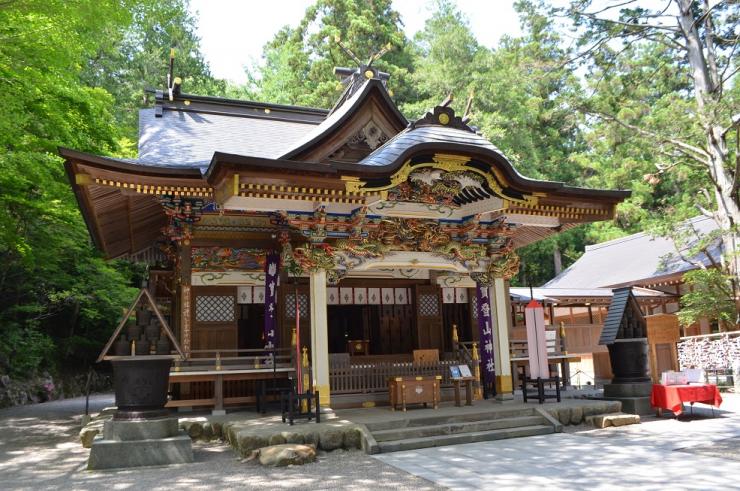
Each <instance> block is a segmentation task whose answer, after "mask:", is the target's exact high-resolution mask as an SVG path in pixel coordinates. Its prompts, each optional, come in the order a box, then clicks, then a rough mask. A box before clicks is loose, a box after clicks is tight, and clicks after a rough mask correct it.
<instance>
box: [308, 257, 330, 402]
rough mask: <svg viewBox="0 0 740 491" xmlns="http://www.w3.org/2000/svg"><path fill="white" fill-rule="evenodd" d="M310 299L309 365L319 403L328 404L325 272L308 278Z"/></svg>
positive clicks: (317, 272)
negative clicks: (311, 369) (317, 392)
mask: <svg viewBox="0 0 740 491" xmlns="http://www.w3.org/2000/svg"><path fill="white" fill-rule="evenodd" d="M309 286H310V293H311V298H310V301H309V303H310V304H311V364H312V366H313V386H314V390H318V391H319V396H320V403H321V405H322V406H324V407H328V406H329V404H330V400H331V399H330V393H329V390H330V389H329V333H328V316H327V309H326V271H325V270H323V269H320V270H318V271H312V272H311V273H310V277H309Z"/></svg>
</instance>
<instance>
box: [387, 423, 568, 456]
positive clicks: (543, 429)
mask: <svg viewBox="0 0 740 491" xmlns="http://www.w3.org/2000/svg"><path fill="white" fill-rule="evenodd" d="M554 431H555V430H554V428H553V427H552V426H551V425H533V426H521V427H516V428H504V429H500V430H491V431H475V432H470V433H455V434H453V435H439V436H425V437H420V438H408V439H405V440H394V441H390V442H378V447H379V450H380V452H381V453H388V452H399V451H403V450H416V449H419V448H430V447H443V446H445V445H459V444H462V443H475V442H486V441H492V440H504V439H506V438H519V437H524V436H535V435H547V434H549V433H554Z"/></svg>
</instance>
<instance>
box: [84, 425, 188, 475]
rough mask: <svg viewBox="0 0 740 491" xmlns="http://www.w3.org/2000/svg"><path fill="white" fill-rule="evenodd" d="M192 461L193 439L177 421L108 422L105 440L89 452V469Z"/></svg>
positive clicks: (95, 444)
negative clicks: (180, 427) (181, 428)
mask: <svg viewBox="0 0 740 491" xmlns="http://www.w3.org/2000/svg"><path fill="white" fill-rule="evenodd" d="M192 461H193V449H192V445H191V441H190V437H189V436H188V435H187V433H185V432H184V431H181V430H180V429H179V426H178V421H177V418H160V419H153V420H142V421H116V420H111V421H106V422H105V425H104V426H103V435H102V437H97V438H96V439H95V440H94V441H93V444H92V447H91V449H90V458H89V459H88V461H87V468H88V469H90V470H95V469H114V468H123V467H142V466H149V465H169V464H183V463H188V462H192Z"/></svg>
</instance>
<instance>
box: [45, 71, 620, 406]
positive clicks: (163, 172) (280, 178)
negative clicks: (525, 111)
mask: <svg viewBox="0 0 740 491" xmlns="http://www.w3.org/2000/svg"><path fill="white" fill-rule="evenodd" d="M340 73H343V74H344V75H345V77H344V80H343V82H344V85H345V90H344V92H343V93H342V94H341V96H340V97H339V99H338V100H337V102H336V104H335V105H334V107H332V108H331V109H330V110H326V109H316V108H309V107H298V106H288V105H280V104H268V103H258V102H249V101H241V100H231V99H225V98H219V97H208V96H201V95H192V94H186V93H183V92H182V91H181V86H180V84H179V80H177V79H175V82H174V83H173V84H172V86H171V87H169V88H167V89H166V90H163V91H156V93H155V103H154V107H151V108H147V109H142V110H141V112H140V116H139V118H140V122H139V142H138V150H139V152H138V159H136V160H125V159H119V158H111V157H104V156H98V155H91V154H88V153H84V152H80V151H77V150H73V149H60V153H61V155H62V156H63V157H64V159H65V167H66V170H67V173H68V176H69V179H70V181H71V185H72V187H73V189H74V193H75V195H76V197H77V200H78V203H79V206H80V209H81V211H82V215H83V217H84V219H85V222H86V224H87V227H88V230H89V233H90V236H91V237H92V240H93V242H94V244H95V246H96V247H97V248H99V249H100V250H101V251H102V252H103V254H104V255H105V256H106V257H107V258H110V259H114V258H128V259H131V260H137V261H146V262H148V263H149V264H150V272H149V282H148V288H149V290H150V291H151V293H152V294H153V297H154V298H155V299H156V302H157V303H158V305H159V307H160V309H161V310H162V311H163V312H164V314H165V317H166V318H167V319H168V321H169V323H170V324H171V326H172V328H173V332H174V333H175V336H176V338H177V339H178V341H179V343H180V346H181V347H182V350H183V352H184V354H185V357H186V360H184V361H182V362H179V363H177V364H176V366H175V367H174V368H173V371H172V372H171V381H172V383H173V384H175V385H179V387H178V388H177V389H176V390H173V396H172V400H171V401H170V405H171V406H189V407H190V406H209V405H211V406H213V405H216V406H218V405H222V404H226V405H227V406H228V405H239V404H243V403H247V402H250V401H253V400H254V396H255V394H254V391H255V385H254V380H253V379H252V378H249V377H239V376H238V373H237V371H234V373H233V374H231V375H230V376H229V374H228V372H229V368H230V367H237V366H242V367H243V366H244V365H245V363H248V364H250V365H253V366H254V367H255V368H264V369H265V371H266V372H269V371H273V372H274V370H270V369H269V368H265V365H264V358H262V362H261V361H260V357H263V355H264V353H265V350H272V349H274V350H277V351H279V352H281V353H286V358H285V360H284V363H283V364H284V365H285V366H288V367H289V366H290V365H291V364H293V365H295V364H298V363H300V357H301V348H307V352H306V354H307V355H308V359H309V360H310V367H311V374H312V375H311V376H312V382H313V386H314V388H316V389H317V390H318V391H319V393H320V398H321V402H322V404H323V405H328V404H330V405H332V407H341V406H350V405H353V404H354V405H359V404H361V403H366V402H368V401H376V400H380V399H382V398H383V397H386V396H384V395H383V391H384V390H385V386H386V381H385V379H384V377H385V376H386V375H389V374H393V373H394V371H399V370H407V368H404V367H408V366H410V365H412V364H413V362H414V353H415V352H416V353H420V356H422V355H423V356H427V358H426V359H425V360H424V362H425V363H426V365H425V367H427V369H430V370H431V369H433V368H434V367H437V369H438V370H439V373H440V375H443V385H444V383H446V382H447V377H448V374H446V373H444V372H446V371H447V370H444V368H445V363H452V362H453V361H455V360H462V361H464V362H470V363H472V365H477V364H478V363H480V372H481V373H480V379H481V380H485V381H489V382H490V385H491V387H490V390H491V391H493V390H494V389H495V393H497V394H498V395H499V396H503V397H505V396H506V395H507V394H511V393H512V389H513V388H512V372H511V363H510V339H509V338H510V331H511V329H512V312H513V309H512V305H511V301H510V292H509V286H508V280H509V279H510V278H511V277H512V276H513V275H515V274H516V273H517V271H518V266H519V260H518V257H517V250H518V249H519V248H521V247H524V246H526V245H528V244H531V243H534V242H536V241H538V240H541V239H544V238H546V237H549V236H552V235H553V234H557V233H559V232H562V231H564V230H568V229H570V228H572V227H576V226H578V225H580V224H583V223H589V222H596V221H601V220H609V219H612V218H613V216H614V213H615V207H616V206H617V204H618V203H620V202H621V201H622V200H624V199H625V198H626V197H627V196H628V195H629V192H627V191H613V190H595V189H583V188H577V187H572V186H568V185H566V184H564V183H561V182H550V181H540V180H534V179H529V178H527V177H524V176H522V175H521V174H519V173H518V172H517V170H516V169H515V168H514V166H513V165H512V163H511V162H510V161H509V160H508V159H507V158H506V156H504V155H503V154H502V153H501V151H500V150H499V149H498V148H496V146H495V145H494V144H493V143H491V142H490V141H489V140H487V139H486V138H485V137H484V136H482V135H481V134H480V133H479V132H478V131H476V129H475V128H474V127H473V126H471V125H470V122H469V120H468V117H467V115H457V114H455V112H454V111H453V110H452V109H451V108H450V107H449V105H448V104H445V103H443V104H441V105H439V106H437V107H434V108H432V109H430V110H429V111H428V112H427V113H426V114H423V115H421V116H420V117H418V118H417V119H414V120H407V119H406V117H405V116H404V115H403V114H402V113H401V112H400V111H399V109H398V107H397V106H396V104H395V103H394V102H393V100H392V99H391V96H390V95H389V92H388V90H387V89H386V80H387V78H388V77H387V74H384V73H383V72H380V71H378V70H377V69H376V68H374V67H372V66H361V67H359V68H357V69H354V70H347V69H343V70H342V71H340ZM563 165H567V163H565V162H563ZM482 316H485V317H486V319H485V322H484V319H482ZM488 319H490V323H488ZM296 347H299V348H298V351H296ZM247 360H249V361H247ZM416 361H419V360H416ZM430 367H431V368H430ZM408 370H410V369H408ZM189 372H192V374H191V375H192V376H191V377H190V378H183V377H185V375H186V374H188V373H189ZM195 373H197V374H198V375H197V376H196V375H194V374H195ZM404 373H406V372H404ZM209 374H221V375H224V374H225V375H224V377H225V378H224V379H223V380H224V382H223V383H224V386H223V387H222V388H215V387H214V384H213V383H212V378H209V376H210V375H209ZM178 377H181V378H179V379H178ZM221 391H222V392H223V393H221ZM378 394H381V395H378Z"/></svg>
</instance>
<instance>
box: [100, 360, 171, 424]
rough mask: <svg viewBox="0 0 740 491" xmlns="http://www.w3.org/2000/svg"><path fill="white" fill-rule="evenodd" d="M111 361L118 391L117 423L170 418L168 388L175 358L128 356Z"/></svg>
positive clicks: (114, 381) (114, 417)
mask: <svg viewBox="0 0 740 491" xmlns="http://www.w3.org/2000/svg"><path fill="white" fill-rule="evenodd" d="M116 358H117V359H111V360H110V362H111V365H113V386H114V388H115V391H116V406H117V408H118V409H117V411H116V413H115V414H114V416H113V419H116V420H137V419H153V418H160V417H164V416H167V415H168V414H169V411H168V410H167V409H165V407H164V406H165V404H167V385H168V383H169V376H170V367H171V366H172V356H168V355H165V356H156V355H154V356H127V357H120V358H118V357H116Z"/></svg>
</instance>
